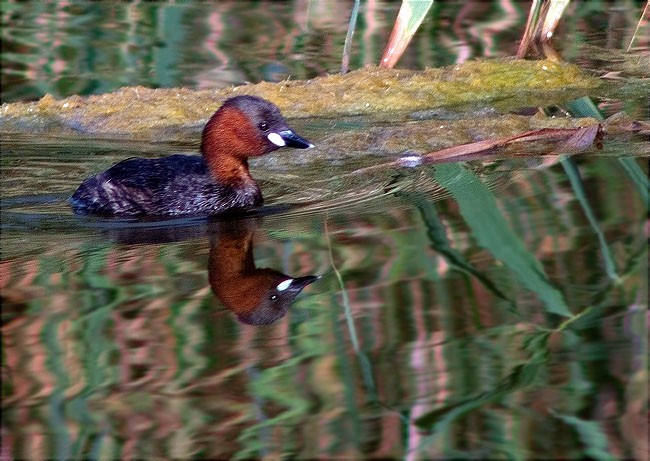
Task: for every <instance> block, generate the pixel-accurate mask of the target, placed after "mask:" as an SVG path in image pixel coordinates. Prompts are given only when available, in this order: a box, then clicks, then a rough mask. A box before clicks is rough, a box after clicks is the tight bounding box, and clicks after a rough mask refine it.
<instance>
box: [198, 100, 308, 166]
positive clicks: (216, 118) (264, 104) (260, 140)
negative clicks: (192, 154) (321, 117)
mask: <svg viewBox="0 0 650 461" xmlns="http://www.w3.org/2000/svg"><path fill="white" fill-rule="evenodd" d="M280 147H295V148H298V149H308V148H310V147H314V145H313V144H312V143H310V142H309V141H307V140H305V139H303V138H301V137H300V136H298V135H297V134H296V133H294V131H293V130H292V129H291V128H289V126H288V125H287V122H286V121H285V120H284V118H283V117H282V115H281V114H280V109H278V107H277V106H276V105H275V104H273V103H271V102H269V101H267V100H266V99H262V98H258V97H256V96H236V97H234V98H230V99H228V100H226V102H224V104H223V105H222V106H221V108H219V110H218V111H217V112H215V113H214V115H213V116H212V117H211V118H210V120H209V121H208V123H207V124H206V125H205V128H204V129H203V136H202V139H201V153H202V154H203V155H204V157H205V158H206V160H208V163H210V159H211V158H212V157H216V156H220V155H225V156H230V157H236V158H238V159H241V160H245V159H246V158H248V157H255V156H259V155H264V154H267V153H269V152H272V151H274V150H276V149H279V148H280Z"/></svg>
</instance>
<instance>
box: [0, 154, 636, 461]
mask: <svg viewBox="0 0 650 461" xmlns="http://www.w3.org/2000/svg"><path fill="white" fill-rule="evenodd" d="M570 161H571V165H572V166H571V169H568V170H567V168H566V165H565V164H563V163H562V161H560V163H558V164H556V165H554V166H550V167H540V168H535V169H525V168H522V167H523V164H522V161H520V160H515V159H512V160H507V159H505V160H498V161H497V163H500V164H501V166H502V167H503V168H504V169H505V170H511V171H515V170H516V171H518V172H519V173H518V174H513V175H512V176H511V178H510V181H506V182H500V183H499V184H500V185H499V186H497V187H496V188H495V187H493V186H490V187H488V184H491V183H492V181H491V179H490V174H491V173H485V172H484V171H483V172H481V170H480V169H476V168H475V166H477V164H476V163H474V162H469V163H463V164H442V165H437V166H436V167H435V168H427V169H422V171H421V172H420V173H421V174H422V175H423V176H424V177H425V178H429V179H428V180H430V181H432V180H435V181H436V182H438V183H439V185H440V186H442V187H443V188H444V189H445V190H446V192H447V195H448V196H447V198H445V196H443V195H440V194H438V193H427V192H426V190H422V189H420V190H418V189H410V190H409V189H408V188H407V189H400V187H397V186H399V184H397V185H396V184H395V183H394V182H393V183H392V186H393V187H394V188H395V190H398V192H397V193H396V194H393V193H391V192H390V191H389V192H387V193H386V195H383V196H379V197H376V198H375V199H374V200H373V201H372V202H371V203H370V204H368V203H366V204H364V205H362V206H359V207H350V206H349V205H348V206H346V207H343V208H340V209H339V208H337V207H336V206H331V207H330V208H327V209H323V210H318V209H317V210H315V211H312V212H310V213H304V214H295V215H288V216H283V215H277V216H268V217H266V218H265V219H264V220H263V222H262V223H261V227H260V229H259V230H258V233H257V236H256V247H255V259H256V264H257V266H258V267H273V268H276V269H278V270H282V271H284V272H287V273H292V274H301V275H302V274H307V273H320V274H324V277H323V278H322V279H321V280H320V281H318V282H316V283H315V284H314V285H311V286H310V287H308V288H307V289H306V290H305V291H304V292H303V293H302V294H301V295H300V296H299V298H298V300H297V301H296V302H295V304H294V305H293V307H292V308H291V310H290V313H289V314H288V315H287V317H285V318H283V319H281V320H280V321H278V322H277V323H275V324H273V325H270V326H263V327H253V326H249V325H244V324H241V323H238V322H237V321H236V319H235V317H234V316H233V315H232V314H231V313H230V312H228V311H226V310H225V309H224V308H223V307H222V306H221V305H220V303H219V302H218V300H216V299H215V298H214V296H213V295H212V293H211V291H210V290H209V287H208V283H207V275H206V274H207V269H206V263H207V259H208V239H207V238H205V237H198V238H194V239H190V240H187V241H184V242H177V243H159V244H125V243H116V242H114V241H112V240H110V239H107V237H106V236H104V235H102V233H100V232H99V231H93V230H92V229H87V230H83V228H76V229H74V228H73V229H69V230H68V231H63V232H62V231H57V230H55V229H54V230H49V231H43V232H45V234H44V235H39V234H38V233H36V234H34V233H33V232H31V234H32V235H31V237H30V238H32V239H34V240H39V239H40V242H39V243H38V247H39V248H41V250H40V251H39V252H36V253H34V252H27V253H24V254H22V255H21V254H20V253H19V252H16V251H15V249H14V251H12V255H13V256H11V257H10V258H6V259H3V262H2V274H3V276H2V296H3V337H2V341H3V378H4V379H3V384H2V389H3V444H4V446H5V447H6V448H5V449H6V450H9V453H11V456H12V457H15V458H29V459H37V458H38V459H41V458H56V459H64V458H65V459H68V458H75V459H80V458H131V457H140V458H152V457H163V458H170V457H177V458H193V459H198V458H226V457H228V458H230V457H232V458H236V459H242V458H250V457H261V456H268V457H279V456H282V457H291V458H318V457H320V458H330V457H347V458H354V459H360V458H367V457H385V458H394V459H396V458H409V459H415V458H450V457H459V458H510V459H528V458H546V457H558V456H560V457H563V458H569V459H578V458H584V457H590V458H593V459H603V460H605V459H620V458H630V457H636V458H640V457H642V456H643V453H645V451H644V450H645V449H646V448H645V447H646V446H645V445H644V442H643V440H645V438H644V437H643V436H642V434H645V433H646V432H645V426H644V424H645V422H644V421H645V411H644V408H646V405H647V386H646V385H647V371H646V370H647V356H646V351H647V340H646V335H645V332H646V330H645V328H646V308H647V296H648V293H647V269H646V264H647V242H646V236H645V233H644V225H645V220H646V212H647V209H646V206H645V203H647V196H646V197H644V196H643V195H644V194H641V193H639V191H640V189H639V185H641V186H643V189H642V190H643V191H644V192H645V193H646V194H647V190H648V189H647V188H648V183H647V180H645V182H644V183H643V184H641V183H640V178H645V177H646V169H647V164H646V163H645V162H642V161H640V160H635V159H632V160H631V161H630V162H625V163H621V162H619V160H617V159H616V158H612V157H586V156H585V157H580V158H574V157H572V158H571V159H570ZM522 172H523V174H522ZM578 172H579V174H576V173H578ZM347 192H348V193H349V191H347ZM586 207H589V208H586ZM588 209H591V212H588V211H587V210H588ZM377 210H383V211H382V212H378V211H377ZM5 218H6V216H5ZM3 222H5V223H6V222H7V220H6V219H3ZM21 232H22V234H21ZM24 233H25V231H18V230H11V229H6V228H4V229H3V233H2V240H3V248H6V245H7V244H12V245H13V244H16V242H19V241H20V239H19V237H21V235H23V234H24ZM17 234H19V235H17ZM23 237H24V235H23ZM608 261H609V262H608ZM609 264H611V265H612V267H614V268H615V272H616V275H617V277H611V276H610V275H611V274H610V275H608V268H607V266H608V265H609ZM335 271H336V272H335ZM337 274H338V275H337Z"/></svg>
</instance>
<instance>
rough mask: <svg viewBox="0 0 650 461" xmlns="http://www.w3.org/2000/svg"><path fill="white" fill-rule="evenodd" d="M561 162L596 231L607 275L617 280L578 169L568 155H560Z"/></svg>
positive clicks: (603, 236) (610, 257)
mask: <svg viewBox="0 0 650 461" xmlns="http://www.w3.org/2000/svg"><path fill="white" fill-rule="evenodd" d="M561 163H562V166H563V167H564V171H565V172H566V174H567V177H568V178H569V182H570V183H571V187H572V188H573V192H574V194H575V196H576V198H577V199H578V202H580V205H581V206H582V210H583V211H584V213H585V216H586V217H587V220H588V221H589V224H591V227H592V229H593V230H594V232H595V233H596V236H597V238H598V243H599V244H600V251H601V253H602V254H603V260H604V262H605V270H606V271H607V276H608V277H609V278H610V279H612V280H614V281H617V280H618V279H619V276H618V274H617V273H616V265H615V264H614V257H613V256H612V253H611V251H610V250H609V246H608V245H607V241H606V240H605V235H604V234H603V231H602V229H601V228H600V226H599V225H598V220H597V219H596V216H595V215H594V212H593V210H592V209H591V205H590V204H589V201H588V200H587V194H586V193H585V188H584V185H583V183H582V178H581V177H580V171H579V170H578V167H577V166H576V164H575V163H574V161H573V160H572V159H571V158H570V157H566V156H562V158H561Z"/></svg>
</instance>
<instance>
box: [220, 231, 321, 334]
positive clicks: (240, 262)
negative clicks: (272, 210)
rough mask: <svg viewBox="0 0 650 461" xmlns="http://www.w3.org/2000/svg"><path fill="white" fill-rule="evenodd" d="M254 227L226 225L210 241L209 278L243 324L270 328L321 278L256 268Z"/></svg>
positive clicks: (223, 301)
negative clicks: (297, 298) (306, 289)
mask: <svg viewBox="0 0 650 461" xmlns="http://www.w3.org/2000/svg"><path fill="white" fill-rule="evenodd" d="M254 228H255V225H254V221H252V220H245V221H236V222H227V223H226V222H224V223H222V225H221V226H220V229H219V232H218V233H216V234H214V235H213V236H212V237H211V239H210V257H209V260H208V275H209V278H210V286H211V288H212V291H213V292H214V294H215V295H216V296H217V298H219V300H220V301H221V302H222V303H223V305H224V306H225V307H226V308H227V309H229V310H230V311H232V312H233V313H234V314H235V315H236V316H237V318H238V319H239V320H240V321H241V322H243V323H247V324H249V325H267V324H270V323H273V322H275V321H276V320H278V319H280V318H281V317H284V315H286V313H287V310H288V309H289V305H290V304H291V302H292V301H293V300H294V299H295V298H296V296H298V294H299V293H300V292H301V291H302V289H303V288H305V287H306V286H307V285H309V284H310V283H312V282H314V281H316V280H318V279H319V277H317V276H314V275H307V276H305V277H291V276H289V275H286V274H283V273H282V272H279V271H277V270H274V269H269V268H265V269H258V268H256V267H255V261H254V260H253V232H254Z"/></svg>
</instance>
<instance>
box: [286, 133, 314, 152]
mask: <svg viewBox="0 0 650 461" xmlns="http://www.w3.org/2000/svg"><path fill="white" fill-rule="evenodd" d="M278 134H279V135H280V138H282V140H283V141H284V143H285V146H287V147H295V148H297V149H311V148H312V147H314V145H313V144H312V143H310V142H309V141H307V140H306V139H303V138H301V137H300V136H298V135H297V134H296V133H294V132H293V131H291V130H284V131H280V132H279V133H278Z"/></svg>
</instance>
